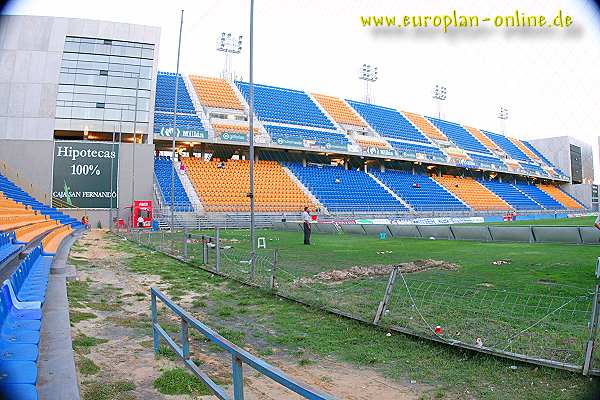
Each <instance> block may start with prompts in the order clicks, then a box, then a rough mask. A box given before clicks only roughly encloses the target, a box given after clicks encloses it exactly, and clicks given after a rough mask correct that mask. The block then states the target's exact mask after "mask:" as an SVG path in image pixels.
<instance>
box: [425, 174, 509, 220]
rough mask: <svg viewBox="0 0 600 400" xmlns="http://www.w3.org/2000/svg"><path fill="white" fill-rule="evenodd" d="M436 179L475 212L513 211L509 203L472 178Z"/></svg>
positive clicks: (443, 177) (440, 177) (449, 177)
mask: <svg viewBox="0 0 600 400" xmlns="http://www.w3.org/2000/svg"><path fill="white" fill-rule="evenodd" d="M434 179H435V180H436V181H438V182H439V183H441V184H442V185H444V187H445V188H446V189H448V190H449V191H451V192H452V193H454V195H455V196H457V197H459V198H460V199H461V200H462V201H464V202H465V203H467V204H468V205H469V206H470V207H471V208H472V209H473V210H478V211H506V210H510V209H511V206H510V205H509V204H508V203H506V202H505V201H504V200H502V199H501V198H500V197H498V196H497V195H496V194H494V193H492V192H491V191H490V190H488V189H486V188H485V187H484V186H483V185H481V183H479V182H477V181H476V180H474V179H472V178H459V177H455V176H448V175H443V176H436V177H434Z"/></svg>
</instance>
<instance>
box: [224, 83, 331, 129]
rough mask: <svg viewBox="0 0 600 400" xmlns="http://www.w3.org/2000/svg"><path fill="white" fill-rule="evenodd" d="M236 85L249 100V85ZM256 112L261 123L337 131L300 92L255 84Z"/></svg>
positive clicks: (304, 94)
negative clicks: (276, 123)
mask: <svg viewBox="0 0 600 400" xmlns="http://www.w3.org/2000/svg"><path fill="white" fill-rule="evenodd" d="M235 83H236V84H237V86H238V88H239V89H240V91H241V92H242V94H243V95H244V97H245V98H246V100H248V87H249V85H248V83H246V82H240V81H236V82H235ZM254 111H255V113H256V116H257V117H258V119H260V120H261V121H269V122H279V123H285V124H293V125H302V126H311V127H316V128H326V129H335V127H334V126H333V124H332V123H331V121H329V119H327V117H326V116H325V114H323V113H322V112H321V110H320V109H319V107H317V105H316V104H315V103H314V102H313V101H312V100H311V99H310V97H308V95H307V94H306V93H304V92H302V91H299V90H291V89H284V88H280V87H275V86H267V85H256V84H255V85H254Z"/></svg>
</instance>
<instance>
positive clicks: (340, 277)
mask: <svg viewBox="0 0 600 400" xmlns="http://www.w3.org/2000/svg"><path fill="white" fill-rule="evenodd" d="M394 268H398V269H399V271H400V272H402V273H403V274H411V273H416V272H424V271H429V270H432V269H440V270H446V271H456V270H457V269H458V268H459V266H458V265H457V264H453V263H449V262H447V261H440V260H432V259H429V258H428V259H424V260H416V261H410V262H406V263H400V264H392V265H373V266H370V267H364V266H356V267H352V268H349V269H341V270H331V271H324V272H319V273H318V274H316V275H313V276H312V277H308V278H300V279H296V280H295V281H294V282H293V283H292V285H293V286H298V285H310V284H314V283H319V282H320V283H338V282H343V281H346V280H349V279H360V278H369V277H376V276H387V275H389V274H390V272H391V271H392V270H393V269H394Z"/></svg>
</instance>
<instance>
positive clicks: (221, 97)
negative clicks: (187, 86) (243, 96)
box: [190, 75, 244, 110]
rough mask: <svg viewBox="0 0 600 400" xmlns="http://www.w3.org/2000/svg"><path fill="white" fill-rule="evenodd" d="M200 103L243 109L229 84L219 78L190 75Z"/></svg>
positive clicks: (209, 105)
mask: <svg viewBox="0 0 600 400" xmlns="http://www.w3.org/2000/svg"><path fill="white" fill-rule="evenodd" d="M190 80H191V82H192V85H193V86H194V90H195V91H196V94H197V95H198V98H199V99H200V103H202V104H203V105H205V106H208V107H218V108H228V109H232V110H243V109H244V106H243V105H242V102H241V101H240V99H239V98H238V97H237V96H236V94H235V92H234V91H233V88H232V87H231V86H230V84H229V83H228V82H227V81H226V80H224V79H221V78H209V77H205V76H197V75H190Z"/></svg>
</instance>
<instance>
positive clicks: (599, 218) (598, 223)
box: [594, 213, 600, 229]
mask: <svg viewBox="0 0 600 400" xmlns="http://www.w3.org/2000/svg"><path fill="white" fill-rule="evenodd" d="M594 226H595V227H596V228H597V229H600V213H598V216H597V217H596V222H594Z"/></svg>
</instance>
